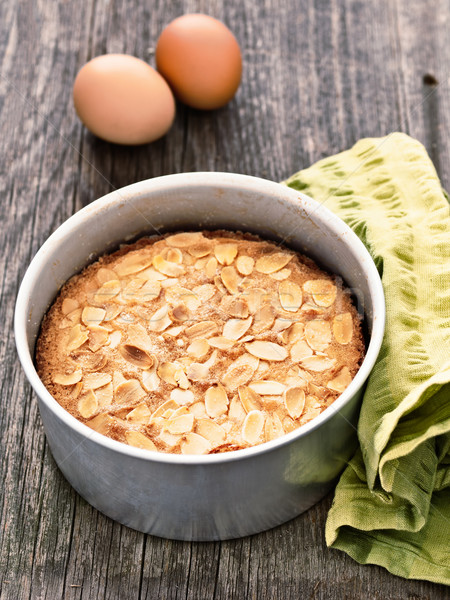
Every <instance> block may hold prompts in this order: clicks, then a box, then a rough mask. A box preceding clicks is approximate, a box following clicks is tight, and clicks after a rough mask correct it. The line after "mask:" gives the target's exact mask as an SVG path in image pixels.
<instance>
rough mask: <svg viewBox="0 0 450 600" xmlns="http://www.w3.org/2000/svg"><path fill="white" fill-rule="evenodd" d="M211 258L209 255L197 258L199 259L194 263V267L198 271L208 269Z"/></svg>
mask: <svg viewBox="0 0 450 600" xmlns="http://www.w3.org/2000/svg"><path fill="white" fill-rule="evenodd" d="M209 260H210V258H209V256H204V257H203V258H197V260H196V261H195V263H194V269H195V270H196V271H204V270H205V269H206V265H207V263H208V261H209ZM214 260H216V259H214ZM216 263H217V261H216Z"/></svg>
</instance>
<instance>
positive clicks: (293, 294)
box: [278, 280, 303, 312]
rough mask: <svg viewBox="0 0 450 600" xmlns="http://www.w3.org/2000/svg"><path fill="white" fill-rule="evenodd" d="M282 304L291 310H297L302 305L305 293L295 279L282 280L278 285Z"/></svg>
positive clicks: (285, 308)
mask: <svg viewBox="0 0 450 600" xmlns="http://www.w3.org/2000/svg"><path fill="white" fill-rule="evenodd" d="M278 295H279V297H280V304H281V306H282V307H283V308H284V310H287V311H289V312H297V311H298V309H299V308H300V306H301V305H302V300H303V294H302V289H301V287H300V286H299V285H297V284H296V283H294V282H293V281H287V280H285V281H280V283H279V285H278Z"/></svg>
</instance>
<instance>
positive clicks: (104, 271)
mask: <svg viewBox="0 0 450 600" xmlns="http://www.w3.org/2000/svg"><path fill="white" fill-rule="evenodd" d="M95 277H96V278H97V281H98V282H99V284H100V285H103V284H104V283H106V282H107V281H113V280H114V279H117V273H116V272H115V271H113V270H112V269H108V268H107V267H100V269H99V270H98V271H97V273H96V274H95Z"/></svg>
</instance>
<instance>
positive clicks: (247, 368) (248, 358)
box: [222, 354, 259, 390]
mask: <svg viewBox="0 0 450 600" xmlns="http://www.w3.org/2000/svg"><path fill="white" fill-rule="evenodd" d="M258 364H259V360H258V358H256V357H255V356H252V355H251V354H242V356H239V357H238V358H237V359H236V360H235V361H233V362H232V363H231V365H230V366H229V367H228V369H227V371H226V373H225V375H224V376H223V377H222V383H223V384H224V385H225V387H226V388H228V389H230V390H235V389H237V388H238V387H239V386H240V385H244V384H246V383H247V382H248V381H250V379H251V378H252V377H253V373H254V372H255V371H256V369H257V368H258Z"/></svg>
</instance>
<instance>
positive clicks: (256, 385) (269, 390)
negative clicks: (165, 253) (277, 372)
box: [248, 379, 286, 396]
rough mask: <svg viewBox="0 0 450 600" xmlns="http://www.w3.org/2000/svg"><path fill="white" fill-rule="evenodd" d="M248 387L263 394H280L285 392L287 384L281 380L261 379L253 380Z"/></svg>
mask: <svg viewBox="0 0 450 600" xmlns="http://www.w3.org/2000/svg"><path fill="white" fill-rule="evenodd" d="M248 387H249V388H250V389H252V390H253V391H254V392H256V393H257V394H260V395H261V396H279V395H280V394H282V393H283V392H284V390H285V389H286V386H285V385H284V384H283V383H280V382H279V381H272V380H270V379H261V380H260V381H252V382H251V383H249V384H248Z"/></svg>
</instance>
